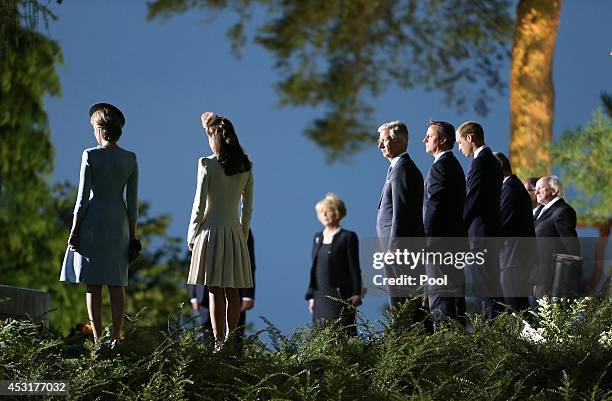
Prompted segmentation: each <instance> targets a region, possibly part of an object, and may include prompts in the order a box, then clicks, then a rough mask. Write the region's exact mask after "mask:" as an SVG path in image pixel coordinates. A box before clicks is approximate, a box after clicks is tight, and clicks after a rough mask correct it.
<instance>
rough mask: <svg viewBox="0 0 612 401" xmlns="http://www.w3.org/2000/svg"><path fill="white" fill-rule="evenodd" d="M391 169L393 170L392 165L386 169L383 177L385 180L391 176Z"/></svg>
mask: <svg viewBox="0 0 612 401" xmlns="http://www.w3.org/2000/svg"><path fill="white" fill-rule="evenodd" d="M391 171H393V166H389V168H388V169H387V178H385V181H389V178H391Z"/></svg>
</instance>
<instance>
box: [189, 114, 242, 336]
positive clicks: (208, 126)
mask: <svg viewBox="0 0 612 401" xmlns="http://www.w3.org/2000/svg"><path fill="white" fill-rule="evenodd" d="M202 126H203V127H204V130H205V131H206V133H207V136H208V144H209V146H210V148H211V150H212V151H213V155H211V156H208V157H202V158H200V159H199V160H198V180H197V188H196V194H195V198H194V201H193V209H192V212H191V219H190V221H189V231H188V234H187V244H188V246H189V249H191V250H192V256H191V266H190V269H189V278H188V280H187V282H188V284H202V285H207V286H208V290H209V301H210V315H211V316H210V317H211V324H212V328H213V333H214V336H215V340H216V341H217V344H220V343H221V342H223V341H227V340H228V339H229V338H230V337H229V335H230V334H231V333H233V332H234V330H236V328H237V326H238V320H239V317H240V307H241V301H240V295H239V294H238V289H239V288H250V287H253V279H252V275H251V263H250V261H249V250H248V248H247V237H248V232H249V225H250V223H251V214H252V213H253V173H252V171H251V167H252V165H251V162H250V160H249V159H248V157H247V156H246V155H245V153H244V152H243V150H242V147H241V146H240V142H239V141H238V137H237V136H236V132H235V131H234V127H233V125H232V123H231V122H230V121H229V120H228V119H226V118H225V117H220V116H216V115H214V114H213V113H211V112H206V113H204V114H202ZM241 200H242V210H241V214H240V219H239V218H238V203H239V202H240V201H241ZM226 326H227V329H228V331H227V333H226V332H225V328H226Z"/></svg>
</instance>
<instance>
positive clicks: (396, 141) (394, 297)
mask: <svg viewBox="0 0 612 401" xmlns="http://www.w3.org/2000/svg"><path fill="white" fill-rule="evenodd" d="M378 132H379V139H378V148H379V149H380V151H381V153H382V155H383V156H384V157H385V158H386V159H387V160H389V162H390V166H389V169H388V170H387V178H386V179H385V184H384V185H383V189H382V193H381V195H380V200H379V201H378V213H377V216H376V233H377V235H378V238H379V240H380V244H381V246H382V247H383V250H385V251H386V250H389V251H392V252H393V251H395V250H397V249H400V248H406V245H410V247H411V248H412V247H413V246H414V247H415V248H416V247H419V248H418V250H420V249H421V248H420V246H421V245H422V244H421V243H418V244H415V241H413V240H411V241H410V244H407V242H406V241H407V240H406V238H417V237H418V238H421V239H422V238H423V235H424V231H423V175H422V174H421V172H420V171H419V169H418V168H417V166H416V164H414V162H413V161H412V159H411V158H410V156H408V153H406V150H407V148H408V128H407V127H406V125H405V124H404V123H403V122H401V121H392V122H388V123H385V124H383V125H381V126H380V127H379V128H378ZM394 273H395V272H392V271H388V274H394ZM417 277H418V275H417ZM406 295H407V294H405V293H403V294H399V293H397V292H395V293H394V289H393V288H390V297H391V299H390V302H391V306H392V307H394V306H397V305H398V304H399V303H400V302H403V301H405V300H406ZM416 319H417V320H418V316H417V317H416Z"/></svg>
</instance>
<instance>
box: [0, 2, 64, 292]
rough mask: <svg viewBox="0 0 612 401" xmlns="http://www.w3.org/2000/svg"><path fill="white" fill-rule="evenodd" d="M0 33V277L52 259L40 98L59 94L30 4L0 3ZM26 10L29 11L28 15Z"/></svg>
mask: <svg viewBox="0 0 612 401" xmlns="http://www.w3.org/2000/svg"><path fill="white" fill-rule="evenodd" d="M0 7H2V13H3V15H2V19H3V20H2V29H1V30H0V34H1V37H0V49H1V56H0V91H1V92H0V176H1V177H2V179H1V181H2V183H1V185H2V191H1V194H0V280H2V281H4V280H5V277H6V276H7V275H8V274H12V275H20V274H31V273H30V272H34V274H36V273H37V272H39V271H40V269H43V270H44V269H45V268H46V267H48V266H49V265H50V264H53V263H55V261H56V259H57V258H58V253H57V249H56V247H55V246H54V241H55V240H54V239H53V233H54V232H55V226H54V224H55V220H54V216H53V213H52V208H53V205H52V197H51V188H50V186H49V184H48V178H49V175H50V173H51V171H52V168H53V148H52V145H51V137H50V131H49V127H48V121H47V114H46V113H45V111H44V108H43V97H44V96H45V95H51V96H57V95H59V94H60V83H59V78H58V76H57V74H56V71H55V68H56V65H57V64H59V63H61V61H62V55H61V52H60V50H59V47H58V45H57V43H56V42H55V41H53V40H50V39H49V38H47V37H45V36H44V35H42V34H40V33H38V32H36V30H35V29H36V20H37V18H36V17H35V16H37V15H39V14H40V16H41V17H43V18H44V19H46V18H51V17H52V15H51V14H50V12H49V10H48V9H47V8H46V7H43V6H40V5H38V3H37V2H33V1H8V0H2V1H1V5H0ZM33 15H34V16H33Z"/></svg>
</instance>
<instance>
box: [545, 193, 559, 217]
mask: <svg viewBox="0 0 612 401" xmlns="http://www.w3.org/2000/svg"><path fill="white" fill-rule="evenodd" d="M561 199H563V198H561V197H560V196H556V197H555V198H554V199H553V200H551V201H550V202H548V203H547V204H546V205H544V206H543V207H542V211H541V212H540V216H541V215H543V214H544V212H545V211H547V210H548V209H550V207H551V206H552V205H554V204H555V203H557V202H558V201H559V200H561Z"/></svg>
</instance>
